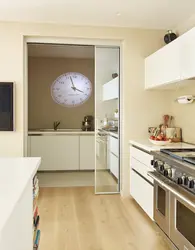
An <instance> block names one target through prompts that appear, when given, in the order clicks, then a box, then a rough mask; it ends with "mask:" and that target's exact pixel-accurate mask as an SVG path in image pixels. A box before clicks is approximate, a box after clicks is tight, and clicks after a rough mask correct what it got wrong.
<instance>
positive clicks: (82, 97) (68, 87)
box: [51, 72, 92, 107]
mask: <svg viewBox="0 0 195 250" xmlns="http://www.w3.org/2000/svg"><path fill="white" fill-rule="evenodd" d="M91 94H92V84H91V82H90V80H89V79H88V78H87V77H86V76H84V75H82V74H81V73H78V72H68V73H66V74H63V75H61V76H59V77H58V78H57V79H56V80H55V81H54V82H53V83H52V85H51V96H52V98H53V100H54V101H55V102H56V103H58V104H60V105H62V106H65V107H76V106H79V105H82V104H83V103H85V102H86V101H87V100H88V99H89V97H90V96H91Z"/></svg>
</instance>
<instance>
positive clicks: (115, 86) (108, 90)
mask: <svg viewBox="0 0 195 250" xmlns="http://www.w3.org/2000/svg"><path fill="white" fill-rule="evenodd" d="M118 97H119V78H118V77H116V78H115V79H113V80H111V81H110V82H108V83H105V84H104V85H103V101H108V100H112V99H117V98H118Z"/></svg>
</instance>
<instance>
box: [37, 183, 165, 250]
mask: <svg viewBox="0 0 195 250" xmlns="http://www.w3.org/2000/svg"><path fill="white" fill-rule="evenodd" d="M39 208H40V209H39V211H40V217H41V221H40V229H41V241H40V250H168V249H169V248H168V246H167V244H166V242H165V241H164V240H163V238H162V237H161V236H160V235H159V233H157V231H156V230H155V229H156V227H155V226H154V225H153V223H152V222H151V221H150V219H149V218H148V217H147V216H146V215H145V214H144V213H143V212H142V210H141V209H140V208H139V207H138V205H137V204H136V203H135V202H134V201H133V200H131V199H122V198H121V197H120V196H119V195H94V188H92V187H75V188H72V187H71V188H41V190H40V198H39Z"/></svg>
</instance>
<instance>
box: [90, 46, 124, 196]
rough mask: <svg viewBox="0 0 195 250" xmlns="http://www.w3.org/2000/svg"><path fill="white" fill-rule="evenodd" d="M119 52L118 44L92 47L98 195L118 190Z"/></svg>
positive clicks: (96, 188) (96, 185)
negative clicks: (93, 48) (93, 49)
mask: <svg viewBox="0 0 195 250" xmlns="http://www.w3.org/2000/svg"><path fill="white" fill-rule="evenodd" d="M119 55H120V49H119V47H96V48H95V96H96V98H95V117H96V123H95V127H96V128H95V129H96V167H95V192H96V193H97V194H98V193H118V192H119V191H120V190H119V187H120V136H119V134H120V133H119V131H120V127H119V124H120V123H119V118H120V114H119V110H120V108H119V107H120V100H119V96H120V95H119V90H120V81H119V79H120V77H119V72H120V67H119V62H120V56H119Z"/></svg>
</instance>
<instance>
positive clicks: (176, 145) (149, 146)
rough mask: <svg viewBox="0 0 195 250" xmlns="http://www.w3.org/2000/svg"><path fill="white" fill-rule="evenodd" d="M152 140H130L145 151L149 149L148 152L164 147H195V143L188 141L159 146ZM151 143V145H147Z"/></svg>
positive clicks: (131, 143) (130, 142)
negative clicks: (152, 142) (151, 141)
mask: <svg viewBox="0 0 195 250" xmlns="http://www.w3.org/2000/svg"><path fill="white" fill-rule="evenodd" d="M149 143H150V142H149V141H147V140H145V142H144V141H143V142H141V141H140V142H139V140H137V141H136V140H129V144H130V145H133V146H135V147H138V148H140V149H143V150H144V151H147V152H148V153H151V152H155V151H160V149H163V148H195V145H193V144H190V143H186V142H175V143H171V144H168V145H167V146H157V145H153V144H151V145H150V144H149ZM147 144H149V145H147Z"/></svg>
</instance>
